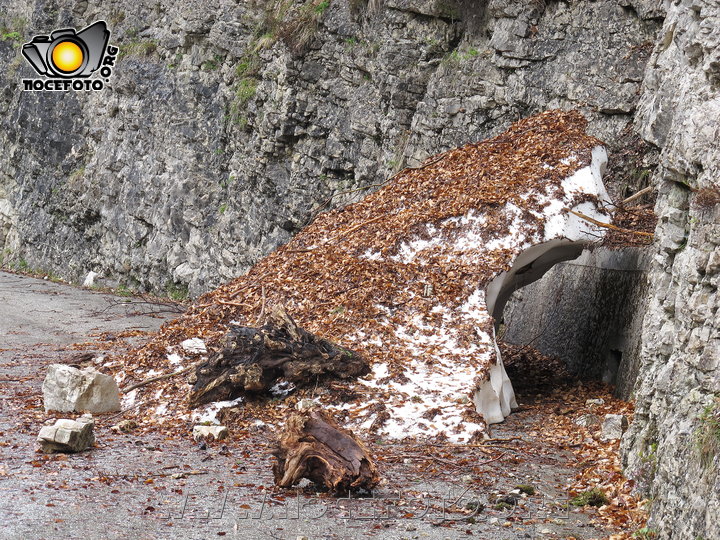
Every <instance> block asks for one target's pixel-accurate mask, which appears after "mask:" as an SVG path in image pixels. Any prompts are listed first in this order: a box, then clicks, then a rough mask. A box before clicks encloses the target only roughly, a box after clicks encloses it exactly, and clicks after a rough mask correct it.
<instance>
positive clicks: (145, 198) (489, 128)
mask: <svg viewBox="0 0 720 540" xmlns="http://www.w3.org/2000/svg"><path fill="white" fill-rule="evenodd" d="M0 13H2V16H0V17H1V18H0V89H2V93H1V94H0V124H1V126H2V128H1V129H0V148H2V151H1V152H0V253H2V257H3V261H4V263H5V264H10V265H17V266H21V267H31V268H36V269H42V270H45V271H49V272H53V273H55V274H58V275H61V276H63V277H66V278H71V279H76V280H77V279H79V278H81V277H82V276H83V275H84V274H85V273H87V272H88V271H90V270H93V271H96V272H101V273H102V274H103V275H104V276H105V277H106V282H107V283H109V284H113V283H123V284H125V285H127V286H129V287H131V288H136V289H139V290H153V291H159V292H163V291H164V292H167V293H173V294H178V295H182V294H184V293H185V292H189V293H190V294H197V293H199V292H202V291H204V290H207V289H209V288H211V287H213V286H214V285H216V284H218V283H219V282H221V281H224V280H226V279H228V278H230V277H233V276H235V275H238V274H240V273H242V272H244V271H245V270H247V268H248V267H249V266H250V265H252V264H253V262H255V261H256V260H257V259H258V258H260V257H261V256H263V255H265V254H266V253H268V252H269V251H271V250H272V249H273V248H274V247H275V246H277V245H278V244H280V243H282V242H285V241H287V240H288V239H289V238H290V237H291V236H292V234H293V233H295V232H296V231H297V230H299V229H300V228H301V227H302V226H303V225H304V224H305V223H307V222H308V221H309V220H310V219H311V218H312V217H313V216H314V215H315V214H316V213H317V212H318V211H320V210H322V209H323V208H324V207H326V206H332V205H338V204H344V203H346V202H348V201H350V200H355V199H356V198H359V197H361V196H362V195H364V193H366V192H367V190H369V189H374V188H375V187H376V184H378V183H380V182H382V181H383V180H384V179H385V178H386V177H387V176H388V175H389V174H392V173H393V172H395V171H398V170H400V169H401V168H402V167H404V166H408V165H410V166H413V165H417V164H419V163H420V162H421V161H422V160H423V159H424V158H426V157H427V156H429V155H432V154H434V153H436V152H439V151H443V150H446V149H448V148H450V147H454V146H457V145H460V144H462V143H465V142H468V141H474V140H478V139H481V138H484V137H486V136H488V135H491V134H494V133H497V132H499V131H501V130H502V129H504V128H505V127H506V126H507V125H508V124H509V123H510V122H511V121H513V120H516V119H518V118H520V117H523V116H527V115H529V114H531V113H534V112H537V111H540V110H544V109H547V108H551V107H561V108H570V107H575V108H580V109H581V110H582V111H583V112H584V113H585V114H586V115H587V116H588V117H589V119H590V120H591V132H593V134H596V135H598V136H599V137H600V138H602V139H604V140H605V141H606V142H607V143H608V145H609V149H610V154H611V155H610V160H611V161H610V162H611V166H612V163H613V150H616V152H615V153H614V154H615V155H618V154H619V152H617V150H620V149H623V148H625V147H626V146H628V144H629V141H632V140H634V139H633V135H632V133H633V132H634V131H636V132H639V133H640V135H641V136H642V137H643V138H644V139H646V140H647V141H649V142H650V143H651V144H653V145H655V146H656V147H657V148H658V149H659V151H660V164H659V168H658V171H657V173H656V174H655V175H654V177H653V182H654V183H655V184H656V185H657V191H658V193H659V198H658V202H657V208H656V212H657V214H658V216H659V217H660V222H659V225H658V229H657V233H656V240H655V244H654V247H653V250H652V251H651V252H650V257H652V258H653V263H652V268H651V270H650V274H649V276H648V281H649V283H650V285H651V286H650V287H649V288H648V292H649V295H648V296H647V297H646V298H645V299H646V300H647V303H648V309H647V312H646V314H645V318H644V322H643V324H642V326H643V331H642V334H641V335H639V333H638V332H636V331H633V332H632V336H633V339H635V340H636V341H638V345H637V347H635V346H633V347H634V348H639V349H640V350H641V354H640V355H639V356H637V355H636V356H635V358H636V360H637V361H638V362H639V363H640V368H639V373H640V375H639V378H638V382H637V384H636V385H635V396H636V398H637V415H636V421H635V422H634V423H633V425H632V427H631V429H630V432H629V434H628V435H627V436H626V440H625V443H624V452H625V462H626V465H627V470H628V471H629V473H630V474H634V475H636V476H637V478H638V483H639V485H640V487H641V488H643V489H646V490H647V491H648V492H649V493H651V494H652V495H653V496H654V498H655V499H654V500H655V502H654V504H653V508H652V512H653V516H654V525H653V526H654V527H656V528H657V529H659V530H661V531H662V533H663V536H665V537H669V536H671V535H672V536H673V538H681V537H682V538H694V537H695V536H696V535H700V536H704V537H708V538H709V537H713V535H715V536H717V534H718V530H717V527H718V525H717V524H718V522H719V521H720V520H719V519H718V517H719V514H720V502H718V492H719V491H720V490H719V489H718V480H717V478H718V475H717V466H715V465H713V461H712V459H713V458H712V456H710V458H708V456H707V445H701V444H699V443H698V440H699V434H703V433H706V431H707V430H706V429H704V427H706V426H707V424H708V420H707V418H708V417H709V416H708V414H712V411H713V409H712V408H710V405H711V404H712V402H713V400H714V396H716V395H717V394H718V393H720V387H718V380H720V378H719V377H718V362H719V360H718V356H719V355H720V336H719V334H718V326H719V325H718V323H717V322H716V320H717V286H718V275H719V274H720V247H718V244H720V241H719V240H718V239H719V238H720V224H719V223H718V221H719V214H718V212H719V210H718V205H717V197H716V195H717V191H716V190H717V188H718V181H717V178H718V177H719V175H718V172H719V171H718V163H720V161H719V158H720V156H719V155H718V145H717V143H716V141H717V139H718V138H719V136H720V133H718V131H717V129H718V128H717V125H718V124H717V119H718V118H719V117H720V98H719V96H718V89H719V86H720V56H719V55H720V52H719V51H720V47H719V45H720V43H719V42H720V33H719V32H720V30H719V29H720V20H718V7H717V2H716V1H714V0H675V1H673V2H670V1H666V2H661V1H660V0H620V1H618V2H616V1H610V0H598V1H595V2H564V1H560V2H557V1H544V0H538V1H532V2H520V1H517V0H488V1H478V2H470V1H464V0H445V1H441V0H384V1H381V0H369V1H367V0H331V1H320V0H312V1H310V0H308V1H306V2H282V1H277V2H260V1H255V2H253V1H247V2H242V3H237V2H231V1H229V0H211V1H209V2H194V1H193V0H184V1H183V2H181V3H167V2H136V3H127V2H119V1H106V2H102V3H100V2H96V1H81V2H73V1H70V0H54V1H48V2H46V1H44V0H24V1H20V2H9V1H8V0H0ZM97 19H105V20H107V22H108V25H109V27H110V29H111V30H112V32H113V35H112V37H111V43H113V44H117V45H118V46H119V47H120V49H121V53H120V56H121V57H120V59H119V61H118V64H117V67H116V69H115V72H114V74H113V76H112V78H111V80H110V82H109V83H108V87H107V88H106V89H105V90H104V91H103V92H98V93H91V92H81V93H32V92H22V91H21V90H22V86H21V83H20V80H21V78H22V77H28V76H31V74H32V72H31V70H30V68H29V66H28V65H26V62H25V61H24V60H23V59H22V57H21V56H20V55H19V48H18V47H19V45H20V44H21V43H23V42H25V41H28V40H29V39H30V38H31V37H32V36H33V35H35V34H38V33H46V32H49V31H50V30H52V29H55V28H59V27H66V26H74V27H77V28H79V27H82V26H84V25H86V24H89V23H92V22H94V21H95V20H97ZM629 124H633V125H631V126H630V127H628V126H629ZM651 162H652V159H649V158H647V157H641V158H639V159H637V160H635V161H629V162H627V163H623V164H624V168H617V169H615V172H614V174H612V175H611V176H610V177H609V178H607V179H606V182H607V183H608V184H609V186H610V188H611V191H612V190H614V193H615V195H616V196H621V195H624V194H625V192H626V190H627V189H628V186H629V187H630V188H631V190H632V189H636V188H637V187H641V186H642V183H643V182H647V174H646V173H647V171H648V170H650V169H649V168H648V165H649V164H651ZM575 277H577V276H575ZM610 288H611V287H610ZM633 305H635V304H633ZM637 305H643V302H640V303H638V304H637ZM621 315H622V314H621ZM626 315H627V314H624V315H622V317H625V319H623V320H629V319H632V320H633V321H635V322H634V323H632V324H633V325H635V326H639V325H638V324H637V320H638V318H639V319H642V317H638V315H637V314H635V316H634V318H633V317H630V318H629V319H628V317H627V316H626ZM624 324H625V323H623V325H624ZM625 384H626V385H627V387H628V388H630V387H632V384H630V382H627V383H625ZM706 408H707V409H708V411H710V412H709V413H704V412H703V411H705V409H706ZM701 418H704V420H701ZM703 440H704V439H703ZM706 442H707V441H706ZM702 448H704V449H705V450H702V451H701V449H702ZM714 459H715V464H717V458H716V457H715V458H714ZM678 531H679V532H678Z"/></svg>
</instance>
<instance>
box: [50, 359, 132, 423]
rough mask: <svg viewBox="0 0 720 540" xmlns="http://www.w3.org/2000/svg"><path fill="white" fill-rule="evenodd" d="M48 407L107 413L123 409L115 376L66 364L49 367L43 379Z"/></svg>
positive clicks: (55, 409)
mask: <svg viewBox="0 0 720 540" xmlns="http://www.w3.org/2000/svg"><path fill="white" fill-rule="evenodd" d="M42 389H43V399H44V403H45V411H60V412H73V411H75V412H91V413H104V412H113V411H119V410H120V392H119V390H118V386H117V383H116V382H115V379H114V378H112V377H110V376H109V375H103V374H102V373H100V372H98V371H96V370H95V369H93V368H91V367H90V368H85V369H82V370H80V369H77V368H74V367H71V366H66V365H64V364H53V365H51V366H50V367H49V368H48V373H47V376H46V377H45V381H44V382H43V386H42Z"/></svg>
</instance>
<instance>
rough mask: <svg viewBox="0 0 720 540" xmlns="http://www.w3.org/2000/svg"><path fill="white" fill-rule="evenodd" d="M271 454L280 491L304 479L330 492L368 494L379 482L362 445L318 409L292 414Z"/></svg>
mask: <svg viewBox="0 0 720 540" xmlns="http://www.w3.org/2000/svg"><path fill="white" fill-rule="evenodd" d="M273 455H274V456H275V457H276V458H277V462H275V463H274V464H273V475H274V476H275V484H277V485H278V486H280V487H283V488H289V487H291V486H294V485H295V484H297V483H298V482H300V480H301V479H302V478H307V479H308V480H310V481H312V482H314V483H315V484H317V485H319V486H325V487H326V488H327V489H329V490H331V491H334V492H339V491H348V490H354V489H364V490H367V491H370V490H371V489H372V488H373V487H375V486H376V485H377V484H378V482H379V481H380V476H379V474H378V471H377V468H376V467H375V464H374V463H373V461H372V459H371V458H370V456H369V455H368V452H367V450H366V449H365V447H364V446H363V444H362V443H361V442H360V441H358V440H357V439H356V438H355V436H354V435H353V433H352V432H351V431H348V430H345V429H343V428H341V427H339V426H338V425H337V424H336V423H335V421H334V420H333V419H332V418H330V417H329V416H328V415H327V414H326V413H323V412H321V411H319V410H310V411H306V412H303V413H298V414H293V415H292V416H291V417H290V418H289V419H288V421H287V424H286V426H285V430H284V431H283V433H282V435H281V436H280V439H279V441H278V444H277V447H276V448H275V449H274V450H273Z"/></svg>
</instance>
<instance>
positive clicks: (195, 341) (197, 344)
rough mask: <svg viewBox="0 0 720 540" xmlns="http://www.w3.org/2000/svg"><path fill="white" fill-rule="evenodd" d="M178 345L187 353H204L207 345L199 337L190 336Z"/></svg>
mask: <svg viewBox="0 0 720 540" xmlns="http://www.w3.org/2000/svg"><path fill="white" fill-rule="evenodd" d="M180 346H181V347H182V348H183V350H184V351H185V352H186V353H188V354H205V353H207V347H206V346H205V342H204V341H203V340H202V339H200V338H190V339H186V340H185V341H183V342H182V343H181V344H180Z"/></svg>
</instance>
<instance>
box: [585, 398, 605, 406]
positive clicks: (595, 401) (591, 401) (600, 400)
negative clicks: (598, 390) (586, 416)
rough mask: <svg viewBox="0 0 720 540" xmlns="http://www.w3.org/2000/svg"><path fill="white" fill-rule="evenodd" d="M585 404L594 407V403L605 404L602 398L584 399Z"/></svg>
mask: <svg viewBox="0 0 720 540" xmlns="http://www.w3.org/2000/svg"><path fill="white" fill-rule="evenodd" d="M585 405H587V406H588V407H594V406H596V405H605V400H604V399H603V398H593V399H586V400H585Z"/></svg>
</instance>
